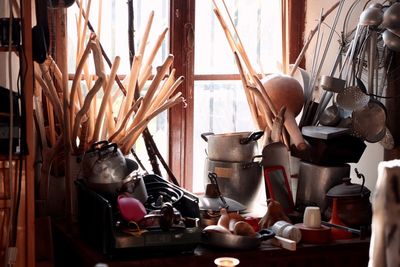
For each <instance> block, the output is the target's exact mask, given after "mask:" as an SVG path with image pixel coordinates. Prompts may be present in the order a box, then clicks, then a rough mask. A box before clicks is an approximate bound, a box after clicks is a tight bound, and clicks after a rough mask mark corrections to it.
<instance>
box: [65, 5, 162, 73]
mask: <svg viewBox="0 0 400 267" xmlns="http://www.w3.org/2000/svg"><path fill="white" fill-rule="evenodd" d="M81 2H83V5H82V6H83V8H84V9H86V2H87V1H81ZM101 2H102V14H101V31H100V42H101V44H102V46H103V48H104V50H105V51H106V53H107V55H108V57H109V58H110V60H111V61H112V60H113V59H114V58H115V57H116V56H120V57H121V63H120V67H119V72H118V73H119V74H126V73H128V72H129V69H130V67H129V42H128V5H127V1H119V0H106V1H101ZM99 3H100V1H91V6H90V14H89V20H90V22H91V24H92V26H93V28H94V30H95V32H96V33H99V30H98V25H99V24H98V13H99ZM133 9H134V20H135V21H134V29H135V34H134V38H135V50H136V51H137V48H138V46H139V42H140V38H142V36H143V31H144V30H145V27H146V23H147V20H148V17H149V14H150V12H151V11H154V13H155V14H154V19H153V24H152V28H151V32H150V35H149V40H148V41H149V42H148V44H147V46H146V53H149V52H150V49H151V48H152V46H153V44H154V42H155V39H156V38H157V37H158V35H159V34H160V33H161V32H162V30H163V29H164V28H165V27H168V26H169V0H162V1H160V0H137V1H133ZM78 18H79V8H78V6H77V5H73V6H71V7H70V8H68V53H69V62H68V63H69V64H68V66H69V72H70V73H74V71H75V66H76V63H75V60H76V57H75V55H76V47H77V20H78ZM81 23H82V26H81V27H83V24H84V20H83V19H82V22H81ZM89 35H90V31H89V30H87V32H86V39H85V40H88V38H89ZM168 44H169V40H168V35H167V37H166V38H165V40H164V43H163V45H162V47H161V48H160V50H159V53H158V54H157V57H156V58H155V60H154V66H158V65H160V64H161V63H162V61H163V60H164V59H165V58H166V56H167V55H168V52H169V46H168ZM85 45H86V42H85ZM146 53H145V54H146ZM146 56H147V54H146V55H145V57H146ZM88 62H90V64H91V67H92V69H93V66H92V62H91V61H88ZM153 72H154V71H153Z"/></svg>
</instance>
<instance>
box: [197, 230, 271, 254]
mask: <svg viewBox="0 0 400 267" xmlns="http://www.w3.org/2000/svg"><path fill="white" fill-rule="evenodd" d="M274 236H275V234H274V232H272V231H271V230H268V229H263V230H261V231H259V232H257V233H256V235H255V236H241V235H234V234H226V233H219V232H214V231H203V232H202V240H203V243H205V244H206V245H210V246H215V247H221V248H229V249H239V250H246V249H255V248H258V247H259V246H260V244H261V242H262V241H264V240H268V239H270V238H273V237H274Z"/></svg>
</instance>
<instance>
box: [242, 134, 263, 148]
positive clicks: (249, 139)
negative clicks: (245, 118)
mask: <svg viewBox="0 0 400 267" xmlns="http://www.w3.org/2000/svg"><path fill="white" fill-rule="evenodd" d="M263 134H264V132H263V131H258V132H252V133H251V134H250V135H249V136H248V137H245V138H241V139H240V140H239V143H240V144H241V145H247V144H248V143H250V142H252V141H257V140H258V139H260V138H261V136H263Z"/></svg>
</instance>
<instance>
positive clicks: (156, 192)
mask: <svg viewBox="0 0 400 267" xmlns="http://www.w3.org/2000/svg"><path fill="white" fill-rule="evenodd" d="M146 189H147V194H148V199H147V201H146V204H145V206H146V208H148V209H149V210H157V209H161V207H162V205H163V204H164V203H166V202H170V203H171V204H172V205H174V204H175V203H176V202H178V201H179V200H180V199H181V198H182V197H183V192H182V191H181V190H179V189H176V188H174V187H172V186H171V185H169V184H167V183H163V182H149V183H146Z"/></svg>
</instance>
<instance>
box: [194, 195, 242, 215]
mask: <svg viewBox="0 0 400 267" xmlns="http://www.w3.org/2000/svg"><path fill="white" fill-rule="evenodd" d="M224 199H225V202H226V204H225V203H223V202H222V200H221V199H220V198H219V197H207V196H204V197H200V199H199V208H200V210H211V211H220V209H221V208H226V206H228V209H229V211H230V212H231V211H232V212H233V211H243V210H245V209H246V207H245V206H244V205H242V204H240V203H239V202H237V201H236V200H233V199H231V198H228V197H224Z"/></svg>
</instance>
